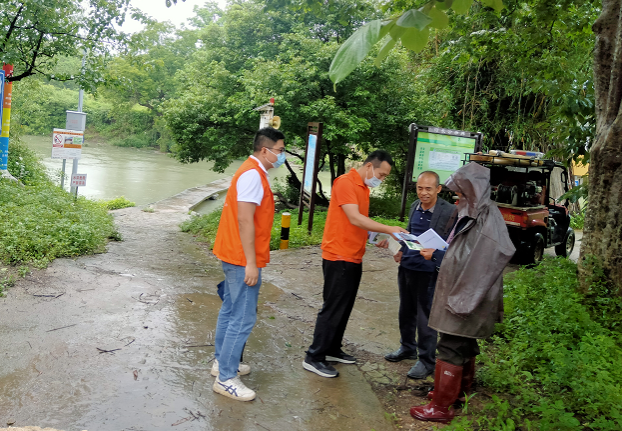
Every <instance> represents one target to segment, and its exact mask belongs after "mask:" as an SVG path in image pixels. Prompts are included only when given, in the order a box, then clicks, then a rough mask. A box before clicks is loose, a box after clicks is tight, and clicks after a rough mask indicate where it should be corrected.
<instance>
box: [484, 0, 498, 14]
mask: <svg viewBox="0 0 622 431" xmlns="http://www.w3.org/2000/svg"><path fill="white" fill-rule="evenodd" d="M481 2H482V3H483V4H484V5H486V6H488V7H491V8H493V9H494V10H495V11H497V12H501V9H503V0H481Z"/></svg>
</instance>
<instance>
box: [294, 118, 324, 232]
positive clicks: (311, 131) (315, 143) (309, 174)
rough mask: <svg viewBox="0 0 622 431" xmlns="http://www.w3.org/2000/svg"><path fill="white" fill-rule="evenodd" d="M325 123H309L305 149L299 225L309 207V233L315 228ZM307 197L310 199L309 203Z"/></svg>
mask: <svg viewBox="0 0 622 431" xmlns="http://www.w3.org/2000/svg"><path fill="white" fill-rule="evenodd" d="M322 127H323V123H308V124H307V148H306V150H305V168H304V173H303V176H302V184H301V186H300V204H299V208H298V226H300V225H301V224H302V214H303V212H304V207H305V205H307V206H308V207H309V224H308V227H307V230H308V231H309V234H310V233H311V230H312V229H313V211H314V210H315V186H316V184H317V171H318V164H319V161H320V145H321V142H322ZM305 198H306V199H307V200H308V201H309V203H308V204H307V203H306V202H305Z"/></svg>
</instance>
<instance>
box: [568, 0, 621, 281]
mask: <svg viewBox="0 0 622 431" xmlns="http://www.w3.org/2000/svg"><path fill="white" fill-rule="evenodd" d="M621 7H622V0H603V11H602V14H601V15H600V17H599V18H598V19H597V20H596V22H595V23H594V27H593V29H594V33H595V34H596V49H595V52H594V90H595V99H596V137H595V140H594V144H593V145H592V149H591V150H590V169H589V178H590V182H589V196H590V198H589V204H588V207H587V213H586V220H585V229H584V236H583V242H582V244H581V257H580V259H579V277H580V281H581V284H582V286H583V288H584V289H585V288H587V284H588V283H589V280H590V279H591V276H592V268H593V267H592V266H591V265H590V264H589V263H588V259H586V258H587V257H588V256H594V257H595V260H596V262H597V263H598V264H600V265H601V266H602V268H603V271H604V274H605V277H606V281H608V282H609V283H610V285H611V287H613V288H614V289H615V288H617V291H618V292H622V112H621V107H622V21H621V20H622V11H621Z"/></svg>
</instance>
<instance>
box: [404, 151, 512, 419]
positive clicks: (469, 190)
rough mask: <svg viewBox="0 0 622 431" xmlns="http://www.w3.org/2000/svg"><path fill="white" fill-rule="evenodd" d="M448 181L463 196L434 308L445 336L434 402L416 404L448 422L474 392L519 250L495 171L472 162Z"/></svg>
mask: <svg viewBox="0 0 622 431" xmlns="http://www.w3.org/2000/svg"><path fill="white" fill-rule="evenodd" d="M445 185H446V186H447V187H449V189H451V190H452V191H454V192H456V193H457V194H458V196H459V197H460V200H459V202H458V221H457V223H456V226H455V227H454V230H453V231H452V232H451V233H450V235H449V238H448V241H447V242H449V248H448V249H447V252H446V254H445V258H444V259H443V263H442V265H441V268H440V271H439V275H438V281H437V283H436V292H435V294H434V300H433V303H432V309H431V311H430V320H429V323H428V324H429V326H430V327H431V328H433V329H435V330H437V331H438V332H439V334H440V340H439V342H438V345H437V350H438V356H437V361H436V370H435V378H434V391H433V393H431V394H432V397H431V398H432V401H431V402H430V403H429V404H428V405H425V406H418V407H412V408H411V409H410V414H411V415H412V416H413V417H414V418H416V419H419V420H423V421H434V422H442V423H448V422H450V421H451V420H452V419H453V417H454V412H453V409H452V410H450V409H449V407H450V406H451V405H452V404H453V403H454V402H455V401H456V400H457V399H458V397H459V396H460V395H461V394H462V393H463V392H466V393H469V391H470V389H471V385H472V383H473V376H474V373H475V357H476V356H477V355H478V354H479V347H478V345H477V339H478V338H486V337H488V336H490V335H491V334H492V332H493V330H494V326H495V323H497V322H501V319H502V318H503V269H504V268H505V266H506V265H507V263H508V262H509V261H510V259H511V258H512V256H513V255H514V252H515V248H514V245H513V244H512V241H511V240H510V236H509V234H508V230H507V227H506V226H505V222H504V220H503V216H502V215H501V212H500V211H499V209H498V208H497V206H496V204H495V203H494V202H493V201H492V200H491V199H490V170H489V169H488V168H486V167H484V166H481V165H479V164H477V163H474V162H471V163H469V164H468V165H465V166H462V167H461V168H460V169H458V170H457V171H456V172H454V174H453V175H452V176H451V177H449V179H448V180H447V181H446V183H445Z"/></svg>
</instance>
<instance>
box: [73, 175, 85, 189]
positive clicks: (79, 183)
mask: <svg viewBox="0 0 622 431" xmlns="http://www.w3.org/2000/svg"><path fill="white" fill-rule="evenodd" d="M71 187H86V174H72V175H71Z"/></svg>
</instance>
